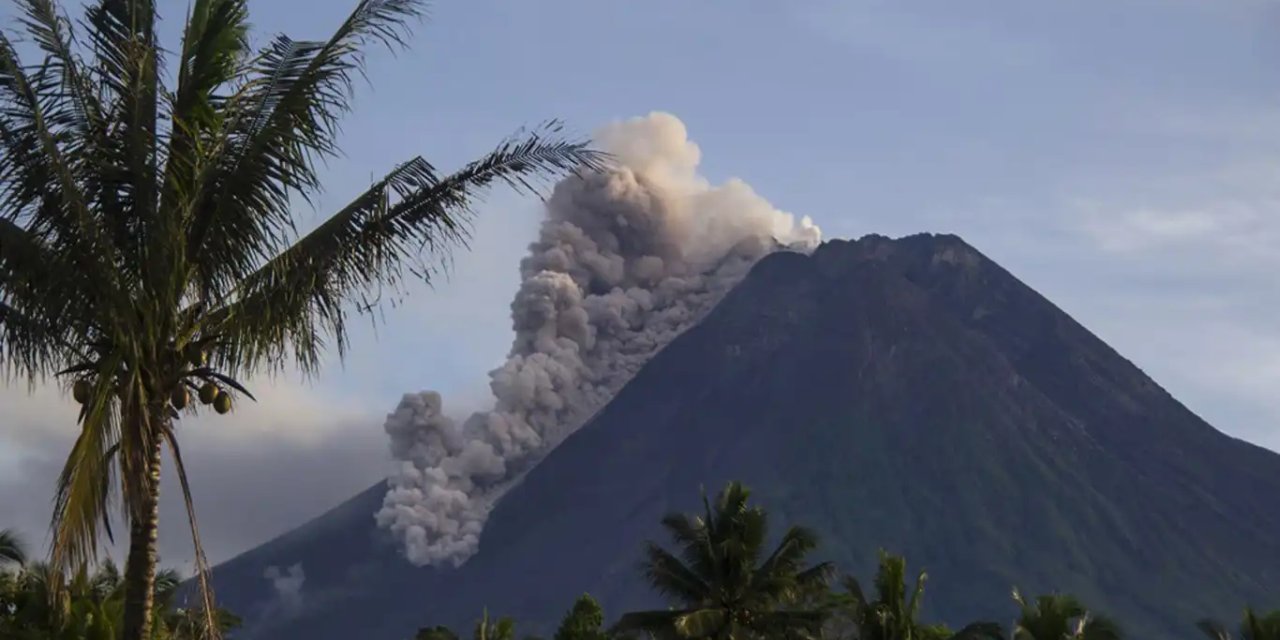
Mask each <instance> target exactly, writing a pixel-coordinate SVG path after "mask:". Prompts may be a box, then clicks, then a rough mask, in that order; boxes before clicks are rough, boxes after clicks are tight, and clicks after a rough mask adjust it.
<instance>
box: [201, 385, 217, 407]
mask: <svg viewBox="0 0 1280 640" xmlns="http://www.w3.org/2000/svg"><path fill="white" fill-rule="evenodd" d="M221 392H222V390H221V389H219V388H218V385H216V384H214V383H212V382H206V383H204V385H203V386H201V387H200V402H203V403H204V404H213V401H214V400H217V399H218V396H219V395H221Z"/></svg>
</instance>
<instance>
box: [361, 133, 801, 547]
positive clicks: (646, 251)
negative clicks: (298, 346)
mask: <svg viewBox="0 0 1280 640" xmlns="http://www.w3.org/2000/svg"><path fill="white" fill-rule="evenodd" d="M596 139H597V141H598V142H599V143H600V145H601V146H602V148H604V149H605V150H607V151H609V152H610V153H612V154H613V155H614V156H615V158H616V160H617V163H616V166H615V167H613V168H611V169H609V170H607V171H604V172H601V173H592V174H587V175H582V176H575V177H571V178H569V179H567V180H565V181H563V182H561V183H560V184H559V185H557V186H556V188H555V189H554V191H553V193H552V195H551V197H550V198H549V200H548V202H547V204H546V209H545V215H546V218H545V220H544V221H543V223H542V227H541V230H540V233H539V237H538V240H537V241H536V242H534V243H533V244H531V245H530V246H529V254H528V255H527V256H526V257H525V258H524V259H523V260H522V261H521V263H520V275H521V283H520V287H519V289H518V291H517V292H516V295H515V298H514V299H513V300H512V302H511V317H512V324H513V329H514V331H515V340H514V342H513V344H512V347H511V351H510V354H509V356H508V358H507V360H506V362H505V363H503V364H502V365H501V366H499V367H498V368H497V369H494V370H493V371H492V372H490V374H489V378H490V380H489V387H490V390H491V391H492V393H493V408H492V409H490V410H488V411H482V412H479V413H475V414H472V415H471V416H470V417H469V418H467V419H466V420H465V421H463V422H462V423H461V424H458V423H455V422H454V421H453V420H452V419H450V418H449V417H448V416H447V415H446V413H445V410H444V405H443V401H442V399H441V397H440V395H439V394H437V393H435V392H431V391H426V392H421V393H410V394H407V395H405V396H404V398H403V399H402V400H401V402H400V404H399V406H398V407H397V408H396V410H395V411H394V412H393V413H391V414H390V415H388V416H387V421H386V424H385V429H386V432H387V434H388V435H389V436H390V438H391V451H392V455H393V456H394V458H395V460H396V461H397V463H398V466H397V468H396V470H395V472H394V473H392V474H391V476H390V478H389V479H388V485H389V486H388V491H387V494H386V497H385V499H384V501H383V506H382V508H381V510H379V511H378V513H377V515H376V518H377V522H378V525H379V526H381V527H384V528H386V529H389V530H390V531H391V532H393V533H394V534H395V535H396V536H397V537H398V538H399V539H400V540H401V542H402V543H403V546H404V551H405V555H406V556H407V557H408V559H409V560H410V561H411V562H413V563H414V564H418V565H425V564H442V563H452V564H454V565H458V564H461V563H462V562H464V561H465V560H466V559H467V558H469V557H470V556H471V555H472V554H474V553H475V552H476V551H477V545H478V541H479V538H480V532H481V530H482V529H483V527H484V523H485V520H486V519H487V517H488V515H489V512H490V510H491V509H492V507H493V505H494V503H495V501H496V500H497V499H498V498H499V497H501V496H502V494H503V493H504V492H505V491H506V490H507V489H509V488H510V487H511V486H513V484H515V483H516V482H518V481H519V479H520V477H521V476H522V474H523V473H524V472H526V471H528V470H529V469H530V468H532V466H533V465H535V464H536V463H537V462H538V461H539V460H541V459H542V457H543V456H545V455H546V454H547V452H549V451H550V450H551V449H553V448H554V447H555V446H556V445H558V444H559V443H560V442H561V441H563V440H564V439H565V438H566V437H567V436H568V435H569V434H571V433H573V432H574V431H575V430H577V429H578V428H579V427H580V426H581V425H582V424H583V422H585V421H586V420H587V419H588V418H589V417H590V416H591V415H592V414H594V413H595V412H596V411H597V410H598V409H600V408H601V407H603V406H604V405H605V404H606V403H607V402H608V401H609V400H610V399H611V398H612V397H613V396H614V394H615V393H617V391H618V390H619V389H621V388H622V386H623V385H624V384H626V382H627V381H628V380H630V379H631V377H632V376H633V375H634V374H635V373H636V372H637V371H638V370H639V369H640V367H641V366H642V365H643V364H644V363H645V362H646V361H647V360H648V359H649V358H650V357H651V356H653V354H655V353H656V352H657V351H659V350H660V349H661V348H662V347H663V346H665V345H666V344H667V343H668V342H670V341H671V340H672V338H674V337H675V336H677V335H679V334H680V333H681V332H683V331H684V330H686V329H688V328H689V327H691V326H693V325H694V324H695V323H696V322H697V321H698V320H699V319H700V318H701V317H702V316H703V315H704V314H706V313H707V311H709V310H710V309H711V307H712V306H714V305H715V303H716V302H717V301H718V300H719V299H720V298H721V297H722V296H723V295H724V294H725V293H726V292H727V291H729V289H731V288H732V287H733V286H734V285H735V284H736V283H737V282H738V281H739V280H741V279H742V278H743V276H744V275H745V274H746V273H747V271H748V270H749V269H750V268H751V266H752V265H754V264H755V263H756V262H757V261H758V260H759V259H760V258H762V257H763V256H764V255H766V254H768V253H772V252H774V251H778V250H791V251H800V252H806V253H807V252H810V251H812V250H813V248H814V247H816V246H817V245H818V243H819V242H820V239H821V234H820V231H819V230H818V228H817V227H816V226H814V225H813V223H812V222H811V221H810V220H809V219H808V218H801V219H800V220H799V221H796V219H795V218H794V217H793V216H792V215H790V214H787V213H784V212H782V211H779V210H777V209H775V208H774V207H773V206H772V205H771V204H769V203H768V202H767V201H765V200H764V199H763V198H761V197H760V196H759V195H757V194H756V193H755V192H754V191H753V190H752V189H751V187H750V186H748V185H747V184H746V183H744V182H742V181H740V180H736V179H734V180H729V181H727V182H726V183H724V184H722V185H711V184H710V183H708V181H707V180H705V179H704V178H702V177H701V176H700V175H699V174H698V164H699V161H700V152H699V149H698V147H697V146H696V145H695V144H693V143H692V142H690V141H689V139H688V135H687V132H686V130H685V127H684V124H683V123H681V122H680V120H678V119H677V118H675V117H674V116H671V115H669V114H665V113H653V114H650V115H649V116H647V117H643V118H635V119H631V120H627V121H623V122H619V123H615V124H613V125H611V126H609V127H606V128H605V129H604V130H602V131H601V132H599V133H598V134H597V135H596Z"/></svg>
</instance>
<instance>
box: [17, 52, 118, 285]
mask: <svg viewBox="0 0 1280 640" xmlns="http://www.w3.org/2000/svg"><path fill="white" fill-rule="evenodd" d="M64 93H65V92H64V91H63V89H62V87H61V78H59V77H56V76H55V74H53V73H51V71H50V70H49V68H48V67H41V68H40V69H38V70H37V71H36V73H35V74H34V75H32V74H29V73H28V70H27V69H26V68H25V67H24V66H23V64H22V62H21V61H20V60H19V58H18V54H17V51H16V50H15V49H14V47H13V44H12V43H11V42H10V41H9V39H8V37H7V36H6V35H5V34H4V33H2V32H0V106H3V109H0V143H3V145H4V146H3V151H5V153H0V158H3V159H2V160H0V192H2V193H3V199H0V212H3V214H2V215H3V216H4V217H6V218H9V219H11V220H12V219H15V218H26V219H27V220H28V223H27V228H28V229H32V230H33V231H35V232H36V233H46V232H51V233H53V234H54V235H53V236H52V239H54V240H55V241H56V243H57V244H58V245H61V246H66V247H69V248H72V249H74V250H76V251H80V252H82V253H85V254H86V257H88V258H91V259H93V258H99V257H100V256H101V255H103V252H104V251H107V250H108V247H105V246H104V244H103V237H102V229H101V227H100V226H99V225H98V222H97V221H96V220H95V219H94V216H93V213H92V211H91V210H90V208H89V200H88V197H87V196H86V193H85V191H84V186H83V185H82V184H81V183H80V181H79V180H77V177H78V176H77V173H76V170H75V169H76V167H75V163H74V154H75V152H76V150H77V147H76V146H75V145H74V144H72V143H71V142H69V141H74V140H76V139H77V138H78V137H77V136H75V135H68V134H67V132H66V128H67V125H68V123H67V122H66V119H67V117H68V114H69V113H71V110H68V109H64V108H62V105H63V103H64V102H65V101H64V100H63V99H62V96H63V95H64ZM72 133H74V132H72Z"/></svg>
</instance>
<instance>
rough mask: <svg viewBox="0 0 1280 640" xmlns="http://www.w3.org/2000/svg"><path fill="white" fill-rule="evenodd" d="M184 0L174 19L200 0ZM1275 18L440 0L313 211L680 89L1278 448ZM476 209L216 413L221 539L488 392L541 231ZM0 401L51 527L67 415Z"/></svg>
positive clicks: (8, 486)
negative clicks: (1007, 274) (233, 408)
mask: <svg viewBox="0 0 1280 640" xmlns="http://www.w3.org/2000/svg"><path fill="white" fill-rule="evenodd" d="M350 6H351V3H350V2H347V1H346V0H343V1H321V0H257V1H256V2H254V3H252V7H253V11H254V13H253V17H254V24H255V26H256V27H257V32H258V34H259V35H260V36H265V35H266V34H269V33H274V32H278V31H285V32H287V33H289V34H290V35H293V36H295V37H303V38H319V37H324V36H325V35H327V33H328V32H329V31H330V30H331V29H332V28H333V27H334V26H335V25H336V24H338V23H339V22H340V21H341V19H342V18H343V17H344V16H345V14H346V12H347V11H348V10H349V8H350ZM161 7H162V10H163V12H164V15H165V16H166V17H167V18H168V23H167V29H168V31H169V32H170V33H171V34H174V35H176V33H177V30H178V28H179V22H180V18H181V15H182V14H183V12H184V11H185V7H186V3H185V2H178V1H170V0H161ZM1278 27H1280V2H1277V1H1275V0H1071V1H1063V2H1027V1H1026V0H1000V1H994V0H992V1H988V0H966V1H965V2H955V1H954V0H921V1H915V0H913V1H910V2H908V1H904V0H892V1H890V0H882V1H873V0H790V1H764V0H732V1H730V0H698V1H690V0H679V1H677V0H649V1H647V2H642V3H641V2H615V1H607V0H539V1H538V2H530V1H528V0H440V1H439V2H436V3H435V5H434V7H433V9H432V17H431V20H430V21H429V22H428V23H427V24H425V25H423V26H421V27H420V28H419V29H418V30H417V37H416V38H415V39H414V41H413V47H412V49H411V50H410V51H408V52H402V53H400V54H397V55H394V56H392V55H389V54H386V53H384V52H378V53H375V54H374V55H372V56H371V57H370V68H369V79H370V81H371V84H372V88H370V87H368V86H361V87H359V88H358V89H359V96H358V99H357V102H356V112H355V114H354V115H353V116H351V117H350V118H349V119H348V120H347V121H346V124H345V129H344V132H345V133H344V137H343V146H344V149H345V151H346V155H345V157H342V158H339V159H336V160H334V161H331V162H330V163H329V165H328V168H327V170H326V175H327V179H326V194H325V195H324V196H323V197H322V198H320V200H319V206H318V207H317V210H315V211H312V210H310V209H302V210H300V211H299V215H300V216H301V217H302V218H303V219H304V221H315V220H317V219H319V216H320V215H321V214H322V213H324V212H326V211H328V210H332V209H334V208H336V207H337V206H339V205H340V204H342V203H344V202H345V200H346V199H348V198H350V197H351V196H353V195H354V194H355V193H357V192H358V191H359V190H361V189H362V188H363V187H365V186H366V185H367V184H368V183H369V182H370V181H371V180H372V179H373V178H374V177H376V176H378V175H380V174H382V173H384V172H385V171H386V170H387V169H389V168H390V167H392V166H393V165H394V164H395V163H396V162H398V161H401V160H403V159H406V158H408V157H411V156H413V155H416V154H423V155H426V156H427V157H428V158H429V159H431V160H432V161H433V162H435V163H436V164H438V165H440V166H445V167H453V166H457V165H459V164H461V163H462V162H465V161H466V160H467V159H469V158H472V157H474V156H476V155H479V154H480V153H482V152H483V151H485V150H487V149H488V148H490V147H492V146H493V145H494V144H495V143H497V142H498V141H499V140H500V139H501V138H502V137H504V136H505V135H507V134H509V133H511V132H513V131H514V130H515V129H517V128H518V127H520V126H522V125H532V124H536V123H538V122H540V121H542V120H544V119H547V118H551V117H558V118H562V119H564V120H565V121H567V123H568V124H569V126H570V128H571V129H573V130H576V131H579V132H582V133H589V132H590V131H591V130H593V129H595V128H596V127H598V126H600V125H602V124H605V123H607V122H609V121H612V120H615V119H618V118H624V117H630V116H635V115H643V114H645V113H647V112H649V111H652V110H663V111H669V112H671V113H673V114H675V115H676V116H678V117H679V118H681V119H682V120H683V121H684V122H685V124H686V125H687V127H688V129H689V131H690V135H691V137H692V138H693V139H694V140H695V141H696V142H697V143H698V144H699V145H700V146H701V147H702V151H703V171H704V173H705V174H706V175H707V176H708V177H709V178H711V179H712V180H713V181H716V182H719V181H721V180H724V179H726V178H728V177H739V178H742V179H744V180H745V181H746V182H748V183H749V184H750V185H752V187H753V188H754V189H755V190H756V191H757V192H759V193H760V194H761V195H763V196H764V197H766V198H768V199H769V200H771V201H772V202H773V203H774V204H775V205H776V206H778V207H779V208H782V209H784V210H787V211H790V212H794V213H796V214H799V215H808V216H811V217H812V218H813V219H814V220H815V221H816V222H817V223H818V224H819V225H820V226H822V228H823V229H824V231H825V233H826V235H827V236H828V237H833V236H835V237H856V236H860V235H863V234H865V233H873V232H874V233H883V234H887V235H901V234H906V233H913V232H917V231H936V232H953V233H958V234H959V235H961V236H962V237H964V238H965V239H966V240H968V241H969V242H970V243H971V244H973V245H975V246H976V247H978V248H979V249H980V250H982V251H983V252H984V253H986V254H987V255H989V256H990V257H992V258H993V259H995V260H996V261H998V262H1000V263H1001V264H1002V265H1003V266H1004V267H1006V268H1007V269H1009V270H1010V271H1011V272H1013V273H1014V274H1015V275H1017V276H1019V277H1020V278H1022V279H1023V280H1024V281H1025V282H1027V283H1028V284H1030V285H1031V286H1032V287H1034V288H1036V289H1037V290H1039V291H1040V292H1041V293H1043V294H1045V295H1046V296H1047V297H1049V298H1050V299H1051V300H1053V301H1054V302H1055V303H1057V304H1058V305H1059V306H1061V307H1062V308H1063V309H1065V310H1066V311H1067V312H1068V313H1071V314H1072V315H1073V316H1075V317H1076V318H1077V319H1078V320H1080V321H1081V322H1082V323H1083V324H1085V325H1086V326H1087V327H1089V328H1090V329H1091V330H1093V331H1094V332H1095V333H1097V334H1099V335H1100V336H1101V337H1102V338H1103V339H1104V340H1106V341H1107V342H1109V343H1110V344H1111V345H1112V346H1114V347H1115V348H1116V349H1117V350H1119V351H1120V352H1121V353H1122V354H1124V355H1125V356H1127V357H1129V358H1130V359H1131V360H1133V361H1134V362H1135V363H1137V364H1138V366H1140V367H1142V368H1143V369H1144V370H1146V371H1147V372H1148V373H1149V374H1151V375H1152V376H1153V377H1154V378H1155V379H1156V380H1157V382H1159V383H1161V384H1162V385H1163V386H1165V388H1166V389H1168V390H1169V391H1170V392H1171V393H1173V394H1174V395H1175V396H1176V397H1178V398H1179V399H1181V400H1182V401H1183V402H1185V403H1186V404H1187V405H1188V406H1190V408H1191V409H1192V410H1194V411H1196V412H1197V413H1199V414H1200V415H1202V416H1203V417H1205V418H1206V419H1207V420H1208V421H1209V422H1211V423H1212V424H1214V425H1215V426H1217V427H1218V428H1220V429H1222V430H1223V431H1226V432H1228V433H1230V434H1233V435H1236V436H1238V437H1242V438H1245V439H1248V440H1251V441H1253V442H1257V443H1259V444H1262V445H1264V446H1268V447H1270V448H1272V449H1280V427H1278V426H1277V416H1280V393H1276V389H1278V388H1280V279H1277V278H1276V277H1275V276H1274V274H1275V273H1276V272H1277V270H1280V252H1277V251H1276V250H1275V249H1274V248H1275V247H1276V246H1277V242H1280V211H1277V205H1278V204H1280V80H1277V76H1276V74H1275V70H1276V65H1275V60H1277V59H1280V38H1278V37H1277V36H1276V35H1275V34H1276V33H1277V32H1280V30H1278ZM169 41H170V42H171V43H174V45H175V46H176V40H174V39H173V36H171V37H170V40H169ZM481 212H482V217H481V219H480V221H479V222H478V223H477V227H476V238H475V242H474V244H473V246H472V250H471V251H469V252H466V253H462V254H459V255H458V256H457V260H456V263H455V265H454V269H453V277H452V278H451V280H450V281H449V282H441V283H437V286H436V288H435V289H434V290H427V289H422V290H418V291H414V292H413V295H412V296H411V297H410V299H409V300H408V301H407V303H406V304H405V305H404V306H402V307H400V308H396V309H388V310H387V316H386V320H385V322H384V323H382V324H381V325H380V326H379V327H378V330H377V332H376V335H375V332H374V331H372V330H363V329H362V330H361V331H360V332H359V335H357V336H356V337H355V340H354V343H355V345H356V349H355V351H354V352H353V354H352V356H351V357H350V358H349V359H348V361H347V362H346V363H345V367H343V368H338V367H336V366H335V367H334V368H332V369H330V370H329V371H328V372H327V373H326V374H324V375H322V376H321V377H320V378H319V379H318V380H315V381H312V382H310V383H307V384H302V383H300V382H299V381H297V380H296V379H293V378H288V377H286V378H282V379H280V380H276V381H274V382H268V381H262V382H261V385H263V386H264V387H266V388H267V389H268V391H270V393H266V394H264V401H263V403H261V405H259V406H256V407H247V408H245V410H244V411H241V412H238V413H237V417H236V419H235V420H234V421H228V420H221V421H207V422H201V421H197V423H196V424H195V425H194V426H193V428H192V429H191V433H190V434H189V436H188V437H189V440H188V441H189V442H191V443H192V444H189V445H188V446H187V454H186V455H187V457H188V458H189V460H190V462H189V464H190V465H191V466H192V470H191V471H192V474H193V481H194V482H195V484H196V491H197V496H196V497H197V501H198V506H199V507H200V509H201V513H202V514H206V515H204V517H203V521H204V522H205V524H204V525H202V529H203V530H204V532H205V535H206V539H207V542H208V546H209V547H210V548H211V552H212V554H213V555H214V556H215V558H225V557H227V556H228V555H229V554H232V553H234V552H236V551H239V550H242V549H244V548H246V547H248V546H251V545H252V544H255V543H257V542H261V541H262V540H264V539H265V538H266V537H268V536H270V535H274V534H275V533H279V532H281V531H283V530H285V529H286V528H288V527H289V526H292V525H294V524H297V523H298V522H300V521H301V520H302V519H304V518H306V517H309V516H312V515H316V514H318V513H320V512H321V511H322V510H323V509H324V508H326V507H328V506H331V505H333V504H335V503H336V502H337V501H339V500H340V499H342V498H345V497H347V496H349V495H350V494H352V493H354V492H355V491H356V490H358V489H361V488H363V487H365V486H368V484H369V483H370V482H371V481H373V480H374V479H376V478H377V477H379V475H380V474H381V473H382V470H383V469H384V465H385V444H384V442H383V436H382V432H381V423H382V416H383V415H384V414H385V413H387V412H388V411H390V410H391V409H392V408H393V407H394V405H395V403H396V401H397V400H398V398H399V396H400V395H401V394H402V393H404V392H406V391H411V390H413V391H416V390H420V389H427V388H434V389H439V390H442V391H444V392H445V395H446V402H447V403H448V404H449V405H450V406H453V407H455V408H459V409H463V408H468V407H471V406H474V405H475V404H477V403H478V402H479V401H480V398H482V397H483V393H484V390H485V386H484V385H485V377H484V374H485V372H486V371H487V370H488V369H489V368H491V367H492V366H494V365H495V364H497V363H498V362H499V361H500V360H501V358H502V356H503V355H504V354H505V352H506V350H507V348H508V346H509V340H510V328H509V322H508V318H507V305H508V303H509V300H510V295H511V294H512V293H513V292H514V289H515V285H516V266H517V261H518V260H519V257H520V256H521V255H522V253H523V249H524V246H525V245H526V244H527V243H528V242H529V241H530V240H532V238H533V234H534V231H535V229H536V226H537V221H538V210H537V205H536V202H533V201H530V200H528V199H521V198H515V197H513V196H511V195H509V194H505V193H495V194H494V195H493V196H492V197H491V198H489V199H488V201H487V204H486V205H485V206H483V207H482V208H481ZM304 224H305V222H304ZM0 407H3V408H2V409H0V422H2V423H7V424H0V503H2V504H5V505H6V513H5V517H6V518H15V519H16V521H15V522H13V523H10V522H4V523H0V526H3V525H16V526H18V527H19V528H20V529H21V530H23V531H24V532H26V533H27V534H28V537H29V538H31V539H32V540H41V539H42V537H43V531H44V523H45V522H46V518H47V505H48V494H47V491H46V490H47V489H48V488H49V487H50V486H51V484H52V481H53V475H52V474H53V473H56V467H57V456H58V455H60V454H63V453H65V447H66V446H67V445H68V443H69V439H70V437H71V430H70V429H71V426H72V425H71V424H70V423H71V422H72V417H73V413H72V412H71V410H70V408H69V407H68V406H67V403H66V402H65V401H64V400H63V399H61V398H59V397H57V395H56V394H55V393H53V392H52V391H51V390H48V389H46V390H41V391H39V392H37V393H36V394H35V395H34V396H28V395H27V394H26V390H25V389H21V388H18V389H8V390H0ZM172 497H173V496H172V495H169V496H168V498H172ZM233 501H234V502H233ZM9 505H15V506H14V507H12V511H10V508H9ZM177 505H178V503H177V502H175V501H167V502H166V503H165V508H166V513H167V514H169V515H168V516H166V519H165V527H166V531H165V533H164V534H163V535H162V539H163V540H164V541H165V542H164V543H163V545H164V549H165V552H166V553H167V556H168V557H171V558H174V559H178V558H182V557H185V556H184V554H185V553H186V551H185V547H184V546H183V543H182V537H181V533H180V531H179V523H180V522H181V520H180V519H179V518H176V517H173V516H176V515H178V514H177V513H176V511H177ZM230 513H234V514H235V517H234V518H229V517H224V516H226V514H230Z"/></svg>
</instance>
